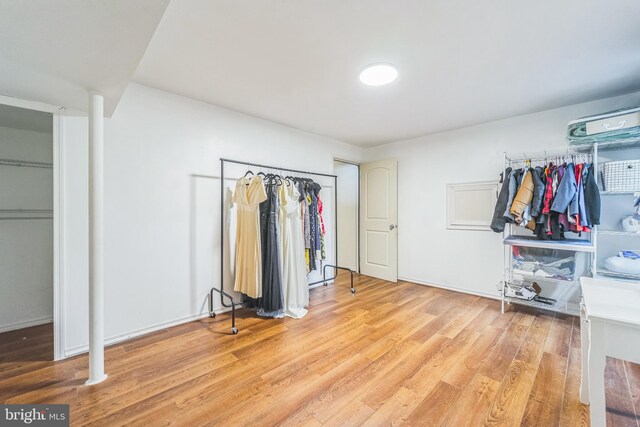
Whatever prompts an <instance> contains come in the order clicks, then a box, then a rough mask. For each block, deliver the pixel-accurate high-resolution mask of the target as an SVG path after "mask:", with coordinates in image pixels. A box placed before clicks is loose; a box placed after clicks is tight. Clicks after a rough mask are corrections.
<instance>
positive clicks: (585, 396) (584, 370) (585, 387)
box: [580, 305, 589, 405]
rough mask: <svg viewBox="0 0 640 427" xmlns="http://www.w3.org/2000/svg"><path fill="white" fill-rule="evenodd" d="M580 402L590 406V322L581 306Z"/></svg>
mask: <svg viewBox="0 0 640 427" xmlns="http://www.w3.org/2000/svg"><path fill="white" fill-rule="evenodd" d="M580 356H581V362H582V363H581V372H580V373H581V375H580V402H582V403H584V404H585V405H588V404H589V322H588V321H587V316H586V314H585V312H584V306H582V305H581V306H580Z"/></svg>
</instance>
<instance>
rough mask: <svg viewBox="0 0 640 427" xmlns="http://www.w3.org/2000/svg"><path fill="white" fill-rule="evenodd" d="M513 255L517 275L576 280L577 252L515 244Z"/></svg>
mask: <svg viewBox="0 0 640 427" xmlns="http://www.w3.org/2000/svg"><path fill="white" fill-rule="evenodd" d="M512 255H513V256H512V271H513V274H515V275H519V276H522V277H525V278H527V279H530V280H533V278H536V277H537V278H540V279H541V280H544V279H554V280H563V281H570V282H572V281H575V280H576V252H573V251H562V250H558V249H546V248H530V247H523V246H513V249H512ZM578 271H579V270H578ZM579 272H580V273H581V271H579Z"/></svg>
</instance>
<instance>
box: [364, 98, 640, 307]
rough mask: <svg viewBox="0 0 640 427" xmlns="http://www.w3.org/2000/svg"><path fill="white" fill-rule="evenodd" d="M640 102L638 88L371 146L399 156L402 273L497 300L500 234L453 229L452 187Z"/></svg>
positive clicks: (380, 154)
mask: <svg viewBox="0 0 640 427" xmlns="http://www.w3.org/2000/svg"><path fill="white" fill-rule="evenodd" d="M639 104H640V93H636V94H631V95H627V96H621V97H616V98H610V99H605V100H600V101H596V102H590V103H585V104H579V105H574V106H570V107H565V108H560V109H556V110H550V111H544V112H541V113H536V114H529V115H525V116H520V117H514V118H511V119H506V120H500V121H496V122H491V123H485V124H481V125H477V126H472V127H467V128H464V129H458V130H454V131H450V132H443V133H439V134H435V135H429V136H424V137H421V138H416V139H412V140H408V141H401V142H396V143H392V144H387V145H384V146H380V147H376V148H372V149H369V150H367V151H366V154H365V156H366V160H367V161H373V160H378V159H384V158H397V159H398V205H399V206H398V211H399V219H398V226H399V227H398V244H399V246H398V274H399V276H400V278H402V279H404V280H409V281H414V282H418V283H425V284H434V285H439V286H445V287H450V288H453V289H457V290H462V291H466V292H472V293H476V294H480V295H487V296H493V297H497V296H498V291H497V287H496V285H497V282H498V281H499V280H500V279H501V274H502V254H503V252H502V249H503V247H502V242H501V235H500V234H497V233H493V232H492V231H464V230H447V229H446V188H445V187H446V184H449V183H456V182H474V181H488V180H495V181H497V180H498V179H499V177H498V174H499V173H500V172H501V169H502V167H503V152H505V151H507V152H534V151H540V150H544V149H550V148H558V147H566V146H567V144H566V142H565V133H566V127H567V123H568V122H569V121H570V120H573V119H576V118H579V117H583V116H586V115H589V114H594V113H600V112H605V111H609V110H613V109H616V108H623V107H627V106H632V105H639ZM461 108H471V107H469V106H461Z"/></svg>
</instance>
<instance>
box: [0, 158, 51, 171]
mask: <svg viewBox="0 0 640 427" xmlns="http://www.w3.org/2000/svg"><path fill="white" fill-rule="evenodd" d="M0 165H4V166H17V167H27V168H44V169H53V163H45V162H32V161H28V160H16V159H1V158H0Z"/></svg>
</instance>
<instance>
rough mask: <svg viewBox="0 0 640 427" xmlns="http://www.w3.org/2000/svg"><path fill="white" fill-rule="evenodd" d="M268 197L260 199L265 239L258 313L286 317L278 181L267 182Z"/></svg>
mask: <svg viewBox="0 0 640 427" xmlns="http://www.w3.org/2000/svg"><path fill="white" fill-rule="evenodd" d="M265 188H266V193H267V198H266V200H264V201H263V202H262V203H260V236H261V239H262V254H261V255H262V298H260V299H259V300H258V312H257V313H258V316H263V317H284V299H283V295H282V276H281V272H282V267H281V260H282V257H281V255H280V254H281V253H282V246H281V242H280V239H279V234H280V233H279V232H278V228H279V225H278V224H279V221H278V211H279V198H278V184H277V182H275V181H274V180H270V181H269V182H267V184H266V185H265Z"/></svg>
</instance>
